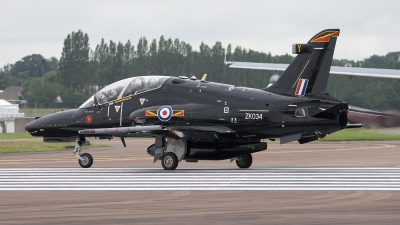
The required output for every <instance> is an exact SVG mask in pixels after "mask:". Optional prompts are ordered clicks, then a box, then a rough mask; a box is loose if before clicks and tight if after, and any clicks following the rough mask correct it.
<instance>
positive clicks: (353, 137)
mask: <svg viewBox="0 0 400 225" xmlns="http://www.w3.org/2000/svg"><path fill="white" fill-rule="evenodd" d="M319 140H320V141H395V140H396V141H397V140H400V135H397V134H384V133H380V129H368V128H360V129H356V128H355V129H344V130H341V131H338V132H335V133H333V134H330V135H327V136H326V137H325V138H322V139H319Z"/></svg>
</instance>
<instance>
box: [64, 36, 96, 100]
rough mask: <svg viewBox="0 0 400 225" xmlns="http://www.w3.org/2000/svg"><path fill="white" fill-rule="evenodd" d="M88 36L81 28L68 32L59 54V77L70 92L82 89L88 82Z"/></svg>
mask: <svg viewBox="0 0 400 225" xmlns="http://www.w3.org/2000/svg"><path fill="white" fill-rule="evenodd" d="M89 51H90V47H89V36H88V35H87V34H86V33H83V32H82V31H81V30H79V31H78V32H72V34H68V36H67V38H66V39H65V40H64V47H63V51H62V54H61V58H60V62H59V66H60V78H61V80H62V82H63V84H64V85H65V86H66V87H68V89H69V90H70V92H73V93H75V92H78V91H82V90H83V89H84V86H85V85H87V84H88V83H90V82H89V79H90V78H89V76H88V74H89V72H88V69H89Z"/></svg>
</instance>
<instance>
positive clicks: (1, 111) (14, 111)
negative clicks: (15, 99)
mask: <svg viewBox="0 0 400 225" xmlns="http://www.w3.org/2000/svg"><path fill="white" fill-rule="evenodd" d="M20 117H25V114H24V113H20V112H19V105H17V104H11V103H9V102H7V101H5V100H3V99H0V133H14V132H15V118H20Z"/></svg>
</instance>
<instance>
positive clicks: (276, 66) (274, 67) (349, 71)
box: [225, 61, 400, 80]
mask: <svg viewBox="0 0 400 225" xmlns="http://www.w3.org/2000/svg"><path fill="white" fill-rule="evenodd" d="M225 64H227V65H229V67H231V68H241V69H254V70H271V71H285V70H286V68H287V67H288V66H289V64H280V63H253V62H232V61H227V62H225ZM329 73H330V74H338V75H347V76H363V77H379V78H392V79H399V80H400V70H392V69H374V68H361V67H340V66H331V69H330V71H329Z"/></svg>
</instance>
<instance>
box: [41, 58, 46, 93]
mask: <svg viewBox="0 0 400 225" xmlns="http://www.w3.org/2000/svg"><path fill="white" fill-rule="evenodd" d="M44 62H45V59H44V58H42V88H43V73H44V69H43V65H44Z"/></svg>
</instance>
